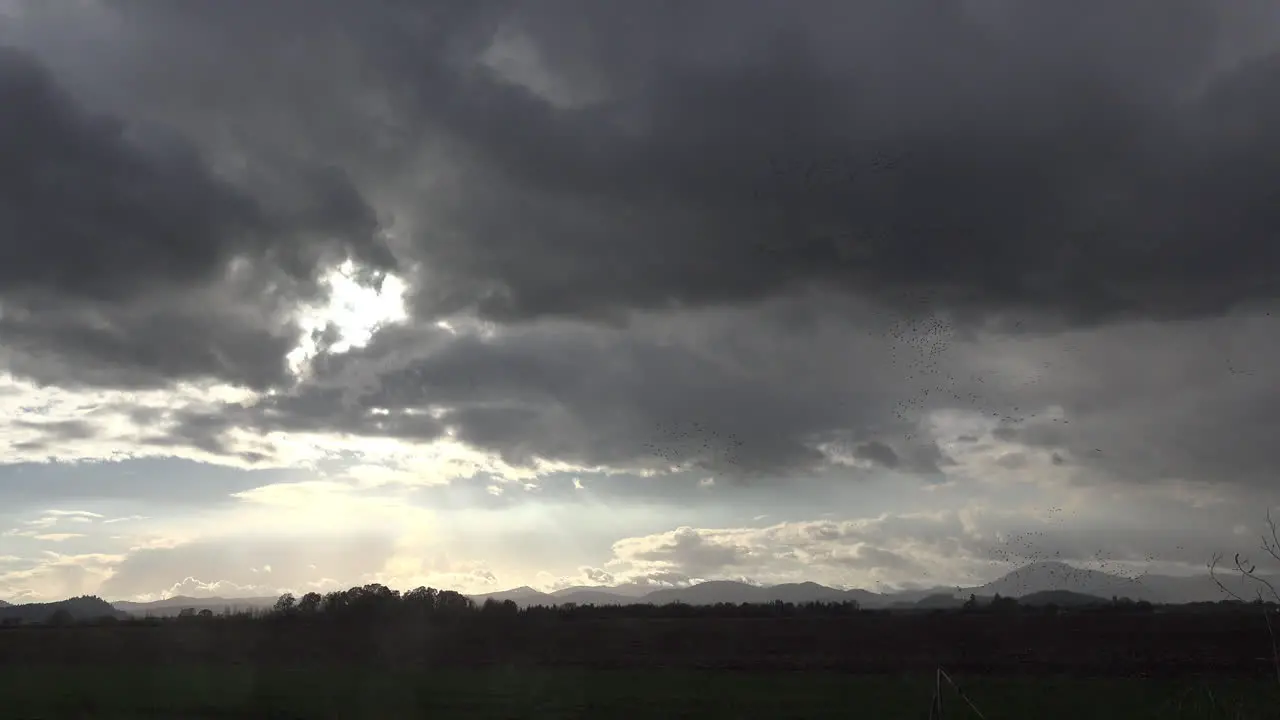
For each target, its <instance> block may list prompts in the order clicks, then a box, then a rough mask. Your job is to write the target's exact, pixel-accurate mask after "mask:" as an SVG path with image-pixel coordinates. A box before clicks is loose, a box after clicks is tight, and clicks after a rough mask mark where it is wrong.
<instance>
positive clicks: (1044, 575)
mask: <svg viewBox="0 0 1280 720" xmlns="http://www.w3.org/2000/svg"><path fill="white" fill-rule="evenodd" d="M1229 577H1230V576H1229V575H1226V576H1224V579H1225V578H1229ZM1269 579H1270V580H1272V581H1273V582H1274V583H1275V584H1276V585H1277V586H1278V587H1280V577H1269ZM1227 585H1228V587H1230V588H1231V589H1233V590H1235V591H1237V592H1239V594H1241V595H1242V596H1244V597H1251V592H1252V591H1251V590H1250V589H1248V588H1247V587H1245V586H1241V585H1239V584H1238V581H1235V580H1233V581H1231V582H1228V583H1227ZM970 595H974V596H975V597H976V598H977V599H978V600H979V601H982V602H985V601H988V600H990V599H991V598H992V597H994V596H995V595H1001V596H1003V597H1014V598H1019V599H1020V600H1021V601H1022V602H1024V604H1048V603H1050V602H1054V603H1056V604H1058V605H1063V606H1066V605H1073V604H1074V605H1079V604H1087V603H1088V602H1092V601H1094V599H1097V598H1100V599H1103V600H1110V599H1111V598H1112V597H1127V598H1129V599H1131V600H1146V601H1148V602H1152V603H1161V604H1172V605H1176V604H1182V603H1190V602H1206V601H1207V602H1214V601H1217V600H1221V599H1223V598H1224V597H1226V596H1225V595H1224V594H1223V592H1222V590H1221V589H1220V588H1218V586H1217V585H1216V584H1214V582H1213V579H1212V578H1210V577H1209V576H1208V575H1207V574H1205V575H1198V576H1191V577H1177V576H1171V575H1147V576H1144V577H1142V578H1139V579H1128V578H1124V577H1119V576H1116V575H1112V574H1109V573H1105V572H1101V571H1098V570H1082V569H1079V568H1076V567H1072V566H1071V565H1068V564H1066V563H1060V562H1037V563H1032V564H1030V565H1025V566H1023V567H1020V568H1018V569H1016V570H1014V571H1012V572H1010V573H1008V574H1006V575H1004V576H1002V577H1000V578H997V579H995V580H992V581H991V582H988V583H984V584H982V585H977V586H973V587H959V588H957V587H956V586H954V585H953V586H950V587H932V588H923V589H918V590H906V591H902V592H893V593H874V592H871V591H869V590H860V589H854V590H840V589H837V588H832V587H827V586H825V585H819V584H817V583H812V582H804V583H787V584H784V585H771V586H764V585H752V584H749V583H743V582H734V581H727V580H713V581H710V582H704V583H699V584H697V585H691V586H688V587H679V588H664V589H660V590H652V589H650V588H649V587H646V586H643V585H635V584H631V585H622V586H617V587H589V586H577V587H568V588H563V589H561V590H556V591H554V592H542V591H539V590H535V589H533V588H531V587H518V588H514V589H511V590H503V591H501V592H495V593H487V594H483V595H472V596H470V597H471V599H472V600H473V601H475V602H476V603H483V602H484V601H485V600H487V599H489V598H493V599H494V600H498V601H502V600H511V601H512V602H514V603H516V604H517V605H519V606H521V607H529V606H531V605H564V604H566V603H575V604H578V605H587V604H592V605H626V604H630V603H651V604H655V605H662V604H666V603H672V602H683V603H687V604H689V605H712V604H715V603H734V604H741V603H763V602H774V601H776V600H782V601H783V602H792V603H805V602H843V601H846V600H856V601H857V602H858V603H859V604H860V605H861V606H862V607H865V608H919V609H935V608H936V609H945V608H952V607H959V606H960V605H962V604H963V603H964V601H965V600H967V599H968V598H969V596H970ZM80 600H81V599H80V598H77V599H76V600H74V601H71V600H69V601H63V602H78V601H80ZM93 600H97V598H93ZM98 602H102V601H98ZM275 602H276V598H274V597H248V598H220V597H215V598H193V597H173V598H168V599H165V600H157V601H155V602H147V603H139V602H117V603H112V604H111V606H109V607H110V609H111V610H114V611H117V612H118V613H120V614H123V615H131V616H134V617H145V616H148V615H150V616H156V617H167V616H174V615H177V614H178V613H179V612H181V611H182V610H183V609H186V608H191V609H193V610H195V611H197V612H198V611H200V610H211V611H213V612H214V613H222V612H223V611H225V610H228V609H230V610H232V611H244V610H255V609H265V608H269V607H271V606H272V605H274V604H275ZM103 604H104V605H105V603H103ZM56 605H58V603H47V604H45V605H42V606H40V607H39V608H37V609H31V610H26V608H33V606H32V605H8V604H6V603H3V602H0V618H4V617H6V616H8V615H11V614H12V613H13V612H15V611H16V610H21V612H22V614H23V615H24V616H25V615H27V614H29V613H30V614H33V615H34V614H39V613H41V612H44V613H45V614H46V615H47V614H48V613H51V612H52V611H53V609H55V608H54V606H56ZM98 610H101V608H98V609H97V610H92V609H86V608H81V612H96V611H98ZM43 617H44V616H41V619H43ZM77 617H79V616H78V615H77Z"/></svg>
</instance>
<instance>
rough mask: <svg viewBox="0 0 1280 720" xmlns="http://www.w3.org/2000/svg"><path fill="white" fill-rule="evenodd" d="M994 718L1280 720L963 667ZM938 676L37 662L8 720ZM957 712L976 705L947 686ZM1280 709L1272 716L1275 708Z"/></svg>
mask: <svg viewBox="0 0 1280 720" xmlns="http://www.w3.org/2000/svg"><path fill="white" fill-rule="evenodd" d="M957 680H958V681H959V682H961V684H962V687H963V688H964V690H965V692H966V694H967V695H968V696H969V697H970V698H971V699H972V700H973V701H974V703H975V704H976V705H977V707H978V708H979V709H980V710H981V711H982V712H983V714H984V715H985V716H986V717H987V718H992V719H994V718H1036V719H1037V720H1056V719H1058V718H1062V719H1064V720H1065V719H1066V718H1072V719H1074V718H1081V719H1096V720H1112V719H1114V720H1121V719H1123V720H1145V719H1148V718H1149V719H1150V720H1183V719H1185V720H1201V719H1203V720H1209V719H1211V718H1222V719H1224V720H1225V719H1227V718H1231V719H1237V718H1239V719H1241V720H1250V719H1253V718H1258V719H1262V718H1275V717H1277V708H1278V707H1280V695H1278V694H1277V688H1276V685H1275V683H1274V681H1272V682H1271V683H1267V682H1264V681H1260V680H1223V679H1219V680H1206V681H1189V680H1186V679H1184V680H1180V681H1175V680H1139V679H1124V678H1094V679H1088V678H1052V677H1042V678H1036V679H1029V678H1028V679H1018V678H1012V677H981V676H978V677H971V678H957ZM933 682H934V678H933V676H931V675H928V674H915V675H885V676H876V675H846V674H839V673H830V672H807V673H783V672H771V673H761V672H750V671H726V670H718V671H699V670H692V669H667V670H661V669H652V670H589V669H573V668H534V667H523V668H522V667H495V668H486V669H479V668H474V669H457V670H449V669H438V668H437V669H429V668H419V669H402V670H398V671H397V670H388V671H374V670H369V669H359V668H341V667H326V668H321V667H312V668H281V667H276V668H254V667H249V666H216V667H214V666H195V665H192V666H176V667H175V666H160V665H152V666H115V667H90V666H84V665H81V666H33V667H23V668H7V669H6V670H5V671H4V672H3V673H0V698H4V701H3V706H2V707H0V718H6V719H8V718H54V717H58V718H144V717H147V718H161V717H163V718H217V717H226V718H230V717H277V718H344V719H346V718H350V719H358V718H407V717H432V718H441V717H445V718H453V717H457V718H678V717H698V718H874V719H879V720H897V719H899V718H901V719H903V720H906V719H908V718H910V719H912V720H914V719H917V718H924V717H927V715H928V710H929V704H930V700H931V697H932V694H933ZM943 707H944V709H945V710H946V711H947V715H946V717H948V718H968V717H976V716H975V715H972V714H970V711H969V710H968V709H967V708H966V707H965V706H964V701H963V700H962V699H961V698H960V697H959V696H957V695H956V694H955V691H954V690H950V689H946V688H944V692H943ZM1268 708H1270V714H1269V715H1268V714H1267V710H1268Z"/></svg>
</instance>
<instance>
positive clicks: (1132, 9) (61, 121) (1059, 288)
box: [0, 0, 1280, 602]
mask: <svg viewBox="0 0 1280 720" xmlns="http://www.w3.org/2000/svg"><path fill="white" fill-rule="evenodd" d="M1277 188H1280V6H1278V5H1277V4H1276V3H1274V2H1273V1H1272V0H1233V2H1231V3H1223V2H1218V1H1217V0H1124V1H1123V2H1116V0H1087V1H1084V2H1076V3H1071V4H1070V6H1069V7H1068V6H1067V5H1065V4H1060V3H1045V2H1038V1H1032V0H863V1H861V2H857V3H848V2H838V1H837V0H806V1H805V2H802V3H794V2H787V3H783V2H781V1H780V0H758V1H757V2H751V3H742V2H731V1H730V0H685V1H683V2H679V3H657V2H646V3H640V2H636V3H624V4H619V3H599V2H594V1H593V0H539V1H538V2H519V1H517V0H435V1H434V2H418V1H416V0H415V1H413V2H411V1H410V0H361V1H360V2H357V1H356V0H273V2H269V3H268V2H264V3H226V2H221V1H219V0H75V1H72V0H68V1H67V2H47V1H45V0H33V1H31V2H28V1H26V0H0V448H3V454H2V455H0V463H2V464H0V598H3V599H5V600H8V601H10V602H25V601H40V600H51V599H57V598H62V597H66V596H70V595H79V594H97V595H101V596H103V597H106V598H108V599H111V600H126V599H128V600H151V599H158V598H162V597H167V596H172V595H195V596H214V595H217V596H223V597H226V596H247V595H274V594H278V593H280V592H284V591H293V592H306V591H310V590H321V591H324V590H332V589H337V588H345V587H349V586H351V585H356V584H365V583H372V582H378V583H383V584H386V585H389V586H391V587H393V588H397V589H409V588H412V587H415V586H418V585H428V586H433V587H438V588H449V589H456V590H461V591H463V592H472V593H476V592H486V591H494V590H502V589H507V588H511V587H516V586H521V585H530V586H533V587H536V588H540V589H553V588H559V587H566V586H572V585H611V584H621V583H641V584H648V585H652V586H654V587H663V586H671V585H679V584H684V583H689V582H693V581H697V580H705V579H741V580H746V581H750V582H756V583H780V582H791V581H804V580H811V581H815V582H821V583H825V584H828V585H832V586H839V587H863V588H868V589H873V590H878V589H893V588H904V587H918V586H933V585H951V584H956V585H961V584H963V585H972V584H978V583H981V582H983V581H986V580H990V579H992V578H994V577H996V576H998V575H1000V574H1003V573H1004V572H1007V571H1008V570H1010V569H1012V568H1013V567H1015V566H1016V565H1018V564H1021V563H1023V562H1026V561H1029V560H1031V559H1042V558H1054V559H1061V560H1064V561H1070V562H1073V563H1077V564H1080V565H1081V566H1085V567H1094V568H1099V569H1107V568H1115V571H1116V572H1128V573H1133V574H1137V573H1141V572H1160V573H1169V574H1187V573H1194V572H1200V571H1203V569H1204V567H1205V564H1206V562H1208V560H1209V559H1210V557H1211V556H1212V554H1213V553H1214V552H1216V551H1222V552H1226V553H1227V554H1228V557H1230V555H1231V553H1234V552H1236V551H1243V552H1246V553H1247V552H1249V551H1254V550H1256V548H1257V538H1258V535H1257V533H1258V532H1259V530H1261V529H1262V527H1263V521H1264V520H1265V513H1266V508H1268V507H1271V506H1275V505H1276V503H1277V502H1280V488H1278V487H1277V485H1276V482H1275V477H1276V468H1275V465H1276V438H1277V437H1280V432H1278V431H1280V409H1277V407H1276V401H1277V399H1278V395H1280V393H1278V391H1277V390H1276V388H1280V366H1278V365H1277V364H1276V363H1275V362H1273V360H1274V358H1275V357H1276V356H1277V352H1278V351H1280V303H1278V302H1277V300H1278V299H1280V242H1277V241H1276V238H1275V237H1274V235H1275V233H1276V232H1277V230H1280V191H1277Z"/></svg>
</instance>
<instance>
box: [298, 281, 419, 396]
mask: <svg viewBox="0 0 1280 720" xmlns="http://www.w3.org/2000/svg"><path fill="white" fill-rule="evenodd" d="M356 270H357V268H356V266H355V265H354V263H352V262H351V261H350V260H348V261H347V262H345V263H343V264H342V265H341V266H339V267H338V268H336V269H334V270H333V271H332V272H331V273H329V275H328V277H326V278H325V282H326V283H328V285H329V288H330V297H329V302H328V304H327V305H325V306H324V307H319V308H309V309H307V310H304V311H303V312H302V313H300V316H299V320H300V324H301V325H302V328H303V330H304V331H305V334H304V336H303V338H302V342H301V344H300V345H299V346H298V347H297V349H295V350H294V351H293V352H292V353H290V355H289V363H290V367H291V368H292V369H293V371H294V372H295V373H301V372H302V371H303V368H304V366H305V363H306V362H307V360H309V359H310V358H312V357H314V356H315V355H316V353H317V352H318V351H319V349H320V342H319V341H318V337H317V336H318V335H320V334H322V333H324V331H325V330H326V328H330V327H332V328H333V329H335V330H336V331H337V338H336V340H334V341H333V343H332V344H331V345H329V346H328V350H329V351H330V352H339V353H340V352H346V351H348V350H350V349H352V348H359V347H364V346H365V344H366V343H368V342H369V339H370V338H371V337H372V336H373V333H374V332H375V331H377V330H378V328H381V327H385V326H387V325H392V324H395V323H399V322H404V321H405V320H406V319H407V317H408V315H407V313H406V310H405V304H404V294H405V290H406V289H407V287H406V285H405V283H404V281H403V280H401V279H400V278H397V277H395V276H394V275H387V276H386V277H385V278H384V279H383V281H382V285H381V287H380V288H379V289H374V288H370V287H364V286H362V285H360V283H358V282H356V280H355V278H354V276H355V274H356Z"/></svg>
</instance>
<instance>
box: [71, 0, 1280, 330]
mask: <svg viewBox="0 0 1280 720" xmlns="http://www.w3.org/2000/svg"><path fill="white" fill-rule="evenodd" d="M1220 5H1221V4H1220V3H1214V2H1211V0H1177V1H1176V2H1172V3H1170V2H1161V3H1155V2H1147V1H1142V2H1126V3H1113V2H1105V3H1104V2H1101V1H1100V0H1099V2H1091V3H1089V4H1088V5H1087V7H1086V8H1081V9H1079V10H1078V11H1076V10H1073V11H1072V12H1070V13H1066V12H1064V11H1061V10H1058V9H1055V8H1053V7H1050V6H1048V5H1045V4H1043V3H1027V2H1002V1H1000V0H982V1H979V0H974V1H973V2H968V3H960V2H954V3H950V4H944V3H938V2H936V1H932V0H931V1H928V2H926V1H925V0H907V1H903V0H892V1H890V0H877V1H874V2H862V3H854V4H850V3H839V2H815V3H806V4H805V5H804V7H803V8H799V9H798V8H797V7H795V6H794V4H791V3H787V4H783V3H781V2H762V3H753V4H752V5H751V7H750V8H745V7H743V6H742V5H741V4H739V3H730V2H727V0H704V1H702V2H694V3H678V4H675V5H661V6H660V5H653V4H644V5H637V6H634V7H628V8H625V9H623V8H619V7H616V6H614V5H610V4H599V3H591V2H585V1H583V0H560V1H558V2H551V3H538V4H536V5H534V4H520V3H511V2H490V3H453V2H446V3H407V2H394V1H391V0H386V1H384V2H376V3H355V2H322V3H306V4H302V3H292V2H288V3H271V4H269V5H267V6H265V7H261V8H259V7H254V8H249V7H247V6H246V7H244V8H240V7H237V8H236V9H235V10H234V11H229V10H226V9H225V7H224V6H222V5H216V6H215V4H212V3H208V2H198V1H189V2H173V3H156V2H128V1H125V0H118V1H117V2H115V3H111V4H110V6H111V7H114V8H115V9H116V11H117V12H118V13H119V15H118V16H119V17H123V18H126V19H127V21H128V24H127V25H124V26H121V27H123V28H124V29H120V30H118V33H119V35H115V36H112V37H114V38H116V39H117V40H119V41H120V43H121V46H123V45H124V44H125V43H124V41H125V40H127V41H129V43H131V45H130V47H132V48H133V49H131V50H123V49H117V50H116V51H115V52H116V55H115V56H114V57H113V60H114V63H115V64H114V65H112V66H111V67H112V68H113V71H115V72H120V73H126V72H128V73H131V74H130V75H129V76H130V77H131V78H134V80H133V82H132V83H131V85H130V87H129V88H128V89H127V90H121V91H120V92H121V93H125V94H127V95H128V96H129V97H130V98H131V99H141V100H142V101H144V103H149V105H148V106H149V107H150V108H151V111H152V112H156V113H162V114H167V116H170V117H189V116H190V115H191V112H190V108H196V107H206V105H205V104H204V103H202V102H200V101H199V98H198V95H197V93H201V92H210V93H213V97H223V98H225V99H226V100H227V101H228V104H227V105H225V107H228V108H230V109H229V110H227V111H225V112H227V113H228V114H229V117H230V119H228V120H227V124H230V125H232V126H233V127H234V128H235V129H236V131H237V132H239V133H241V135H249V134H251V133H252V132H253V131H255V130H260V131H261V132H262V137H268V138H273V139H274V140H275V141H279V142H280V143H282V144H289V145H290V146H291V147H307V148H309V149H312V150H317V151H323V152H325V153H326V154H327V155H330V156H332V157H337V158H343V160H344V162H348V163H349V164H350V165H351V166H352V168H353V172H356V173H357V174H359V173H360V172H361V171H362V170H363V171H369V170H370V169H371V168H375V167H376V168H377V169H378V171H379V172H381V173H382V174H383V175H382V179H381V180H380V182H381V183H382V184H383V185H390V184H393V183H394V182H396V181H395V180H393V179H390V178H395V177H398V178H407V177H410V175H395V173H394V172H393V170H394V169H396V166H397V160H400V161H402V162H401V164H400V166H399V168H398V169H399V170H401V171H404V172H405V173H411V174H412V175H414V176H417V177H418V178H419V180H418V182H420V183H422V184H421V185H419V186H404V185H402V186H400V187H398V188H397V189H396V190H395V192H391V196H394V197H397V198H399V200H400V201H401V202H402V203H403V206H402V207H400V208H398V210H399V211H402V212H404V213H405V214H407V215H409V216H410V217H409V218H407V219H405V221H404V222H405V225H404V227H406V228H411V229H412V232H410V233H409V234H410V235H411V237H410V238H408V239H406V241H405V242H406V243H407V244H409V245H412V249H411V252H412V254H413V256H414V257H416V258H417V259H419V260H421V261H422V263H423V265H422V266H421V272H420V273H419V274H418V276H417V277H416V280H417V282H418V285H417V288H416V290H417V295H416V301H417V308H418V310H419V311H420V312H422V313H424V314H435V313H442V312H447V311H450V310H457V309H459V308H462V307H468V306H478V307H479V308H480V309H481V310H482V311H483V312H484V313H486V314H488V315H490V316H492V317H496V318H505V319H516V318H527V317H532V316H539V315H546V314H566V315H575V316H587V317H611V316H612V315H613V314H615V313H616V312H619V311H623V310H625V309H627V308H634V307H664V306H667V305H669V304H671V303H677V304H700V303H715V302H732V301H739V300H744V299H751V298H757V297H760V296H763V295H767V294H771V293H776V292H781V291H784V290H786V289H788V288H792V287H796V286H798V285H802V284H807V283H812V282H826V283H831V284H834V285H836V286H838V287H842V288H845V289H847V290H849V291H851V292H855V293H860V294H866V295H870V296H873V297H876V298H878V299H880V300H882V301H885V302H888V303H890V304H893V305H895V306H899V307H904V303H908V302H916V301H920V302H925V303H930V304H933V305H935V306H937V305H946V306H952V307H956V308H961V309H964V310H966V311H971V312H977V313H983V314H986V313H988V312H991V311H996V310H1006V309H1010V308H1014V309H1020V310H1026V311H1028V312H1031V311H1045V312H1048V313H1051V314H1055V315H1059V316H1062V317H1064V318H1066V319H1068V320H1071V321H1097V320H1103V319H1110V318H1113V317H1116V316H1119V315H1125V314H1136V315H1144V316H1152V317H1175V316H1190V315H1200V314H1205V313H1215V312H1218V311H1221V310H1222V309H1224V308H1226V307H1228V306H1230V305H1231V304H1233V303H1235V302H1237V301H1240V300H1246V299H1249V298H1254V297H1260V296H1271V295H1273V294H1274V293H1275V291H1276V290H1277V283H1280V280H1277V278H1278V277H1280V274H1277V272H1276V270H1277V266H1278V265H1280V262H1278V261H1280V250H1277V249H1276V248H1277V246H1276V245H1275V244H1274V243H1270V242H1267V239H1268V237H1269V235H1268V233H1269V232H1270V230H1271V229H1272V228H1274V227H1275V226H1276V224H1277V222H1278V221H1280V202H1276V200H1277V196H1276V195H1275V193H1274V190H1273V189H1272V188H1274V187H1275V186H1276V185H1277V182H1276V181H1277V180H1280V159H1277V158H1280V144H1278V143H1277V133H1276V131H1275V130H1274V129H1273V128H1275V127H1280V123H1277V121H1278V120H1280V103H1278V102H1277V101H1276V98H1277V96H1276V93H1273V92H1269V91H1268V90H1267V89H1268V88H1269V87H1271V86H1273V85H1275V84H1276V82H1277V81H1278V80H1280V63H1278V62H1277V60H1276V57H1275V56H1273V55H1267V54H1265V51H1269V50H1274V48H1275V45H1274V40H1275V38H1274V37H1265V36H1261V35H1259V34H1257V33H1256V32H1254V33H1253V35H1251V36H1249V37H1246V32H1247V31H1250V30H1251V28H1252V27H1253V26H1256V25H1257V24H1259V23H1261V22H1265V21H1266V20H1267V16H1266V15H1264V14H1260V13H1266V12H1268V11H1269V10H1268V8H1267V6H1266V4H1264V3H1242V4H1240V5H1239V6H1232V7H1231V8H1229V9H1224V8H1221V7H1220ZM215 7H217V8H218V9H217V11H215V10H214V8H215ZM1251 13H1252V14H1251ZM64 15H65V13H64ZM571 19H572V22H570V20H571ZM103 32H104V33H105V31H103ZM100 35H101V33H100ZM281 37H288V38H289V40H288V41H287V42H280V38H281ZM1137 38H1141V40H1138V39H1137ZM1246 39H1247V40H1249V42H1250V44H1249V48H1250V50H1252V51H1253V52H1254V54H1253V55H1250V56H1248V57H1245V58H1244V59H1243V60H1242V62H1240V63H1239V64H1237V65H1230V64H1228V61H1234V60H1239V59H1240V58H1238V57H1236V55H1239V51H1238V48H1239V47H1244V40H1246ZM522 42H523V43H524V44H525V45H527V46H532V47H533V48H535V49H536V54H537V55H538V56H539V63H538V64H539V65H540V67H539V68H534V67H533V66H532V65H531V64H529V63H527V62H526V63H525V64H524V65H523V66H519V67H517V69H516V70H513V71H502V70H492V69H489V68H487V67H486V66H482V65H480V64H479V62H478V61H479V60H480V59H481V57H482V56H483V55H484V53H485V52H487V51H490V50H492V49H493V46H496V47H497V49H496V50H494V52H499V51H506V52H507V53H508V54H511V53H513V52H515V50H513V49H512V48H516V49H518V48H519V47H520V43H522ZM1269 43H1270V44H1269ZM187 48H195V49H197V50H198V52H186V50H187ZM321 48H324V50H325V52H319V50H320V49H321ZM179 50H182V53H179ZM98 51H99V52H101V51H102V50H101V48H99V50H98ZM81 52H84V53H90V52H93V51H92V50H83V51H81ZM143 58H145V65H146V67H145V70H146V72H140V70H141V69H140V68H139V67H138V65H139V64H142V63H143ZM156 58H166V59H168V60H172V62H165V61H157V60H156ZM517 65H518V63H517ZM497 67H503V66H502V65H501V64H499V65H497ZM134 71H139V72H138V73H137V74H133V73H134ZM503 72H506V75H505V76H504V75H503ZM519 72H523V73H524V76H517V75H516V73H519ZM86 77H89V75H86ZM303 89H316V93H315V94H309V93H307V92H302V90H303ZM237 91H243V94H242V95H237V94H236V93H237ZM148 93H150V95H148ZM162 93H169V94H171V95H162ZM232 98H239V100H238V104H237V100H233V99H232ZM179 102H186V103H188V104H189V106H190V107H189V108H188V109H187V112H186V113H185V114H184V112H183V111H182V110H181V109H179V108H177V103H179ZM206 102H211V101H206ZM190 122H191V123H193V124H194V125H196V126H199V125H201V122H200V121H199V120H198V119H191V120H190ZM208 125H209V121H208V120H207V119H206V120H205V121H204V125H203V127H205V128H206V129H207V127H208ZM289 138H293V139H289ZM424 151H425V152H426V153H427V154H428V160H426V161H425V164H422V165H417V164H411V163H417V162H418V161H419V160H420V159H421V158H422V154H421V153H422V152H424Z"/></svg>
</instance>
